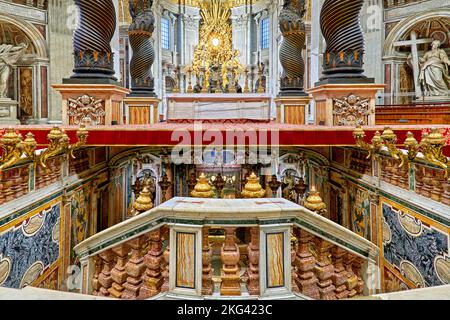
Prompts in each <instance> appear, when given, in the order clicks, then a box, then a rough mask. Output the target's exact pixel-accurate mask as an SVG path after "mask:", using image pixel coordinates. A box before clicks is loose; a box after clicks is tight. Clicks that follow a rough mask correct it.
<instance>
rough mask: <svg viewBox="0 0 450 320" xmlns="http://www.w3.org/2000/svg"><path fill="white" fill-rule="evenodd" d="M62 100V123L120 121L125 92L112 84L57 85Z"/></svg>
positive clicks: (122, 118) (109, 122) (120, 122)
mask: <svg viewBox="0 0 450 320" xmlns="http://www.w3.org/2000/svg"><path fill="white" fill-rule="evenodd" d="M52 87H53V89H55V90H56V91H58V92H59V93H61V96H62V100H63V108H62V122H63V125H80V124H86V125H112V124H118V125H120V124H124V115H123V111H122V102H123V100H124V98H125V96H126V95H127V94H128V93H129V90H128V89H126V88H122V87H119V86H117V85H112V84H58V85H53V86H52Z"/></svg>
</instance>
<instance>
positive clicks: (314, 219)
mask: <svg viewBox="0 0 450 320" xmlns="http://www.w3.org/2000/svg"><path fill="white" fill-rule="evenodd" d="M167 224H185V225H203V226H221V227H223V226H227V225H228V226H258V225H259V226H261V225H268V224H294V225H296V226H297V227H299V228H301V229H302V230H305V231H307V232H309V233H311V234H313V235H316V236H318V237H320V238H322V239H324V240H326V241H328V242H330V243H333V244H335V245H336V246H338V247H341V248H343V249H345V250H347V251H349V252H351V253H353V254H355V255H357V256H359V257H362V258H364V259H367V260H370V261H371V262H372V263H374V264H378V256H379V248H378V247H377V246H376V245H374V244H373V243H371V242H370V241H368V240H367V239H365V238H363V237H361V236H359V235H357V234H355V233H353V232H352V231H349V230H348V229H346V228H344V227H342V226H340V225H338V224H336V223H334V222H332V221H331V220H328V219H326V218H324V217H322V216H320V215H317V214H316V213H314V212H312V211H309V210H307V209H306V208H304V207H302V206H299V205H297V204H294V203H292V202H289V201H287V200H285V199H196V198H172V199H171V200H169V201H167V202H165V203H163V204H162V205H160V206H158V207H156V208H153V209H152V210H150V211H148V212H145V213H143V214H141V215H138V216H136V217H133V218H131V219H129V220H126V221H124V222H122V223H119V224H117V225H115V226H113V227H111V228H108V229H106V230H104V231H102V232H100V233H98V234H96V235H94V236H92V237H90V238H88V239H86V240H85V241H83V242H81V243H80V244H78V245H77V246H76V247H75V248H74V251H75V253H76V254H77V255H78V256H79V257H80V258H81V259H86V258H87V257H92V256H94V255H96V254H98V253H99V252H102V251H105V250H107V249H110V248H113V247H115V246H118V245H120V244H122V243H125V242H127V241H129V240H131V239H133V238H136V237H138V236H140V235H143V234H146V233H148V232H150V231H152V230H155V229H157V228H160V227H161V226H163V225H167Z"/></svg>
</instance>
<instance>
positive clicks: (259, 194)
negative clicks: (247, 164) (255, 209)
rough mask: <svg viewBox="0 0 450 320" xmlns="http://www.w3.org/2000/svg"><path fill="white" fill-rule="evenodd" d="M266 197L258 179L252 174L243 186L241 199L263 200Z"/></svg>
mask: <svg viewBox="0 0 450 320" xmlns="http://www.w3.org/2000/svg"><path fill="white" fill-rule="evenodd" d="M265 195H266V190H264V189H263V188H262V186H261V184H260V183H259V178H258V177H257V176H256V174H255V173H254V172H253V173H252V174H251V175H250V176H249V177H248V178H247V183H246V184H245V186H244V190H242V197H243V198H247V199H251V198H264V196H265Z"/></svg>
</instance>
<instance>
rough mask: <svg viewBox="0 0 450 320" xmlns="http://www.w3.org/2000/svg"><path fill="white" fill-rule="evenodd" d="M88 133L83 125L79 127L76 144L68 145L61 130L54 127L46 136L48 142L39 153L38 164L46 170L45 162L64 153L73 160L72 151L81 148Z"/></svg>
mask: <svg viewBox="0 0 450 320" xmlns="http://www.w3.org/2000/svg"><path fill="white" fill-rule="evenodd" d="M87 137H88V131H87V129H86V127H85V126H84V125H82V126H80V128H79V129H78V131H77V142H76V143H75V144H73V145H71V144H70V139H69V137H68V136H67V134H66V132H65V131H64V130H63V129H60V128H59V127H58V126H54V127H53V129H52V130H50V132H49V134H48V135H47V139H48V141H49V142H50V144H49V145H48V147H47V149H45V150H44V152H42V153H41V155H40V157H39V164H40V165H41V166H42V167H43V168H44V169H47V161H48V160H49V159H50V158H52V157H54V156H57V155H59V154H62V153H66V154H69V155H70V156H71V158H73V159H74V158H75V155H74V151H75V150H77V149H79V148H81V147H83V146H84V145H85V144H86V142H87Z"/></svg>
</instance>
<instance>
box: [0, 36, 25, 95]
mask: <svg viewBox="0 0 450 320" xmlns="http://www.w3.org/2000/svg"><path fill="white" fill-rule="evenodd" d="M27 48H28V45H27V44H25V43H21V44H20V45H18V46H13V45H10V44H2V45H0V99H1V98H7V96H6V95H7V92H6V91H7V89H8V79H9V75H10V74H11V69H12V66H13V65H14V64H15V63H16V62H17V61H18V60H19V59H20V58H21V57H22V56H23V55H24V53H25V51H26V49H27Z"/></svg>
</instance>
